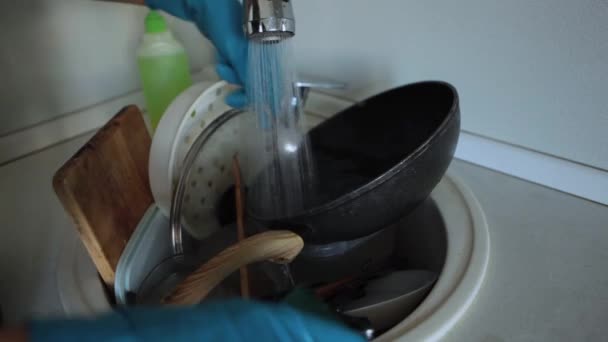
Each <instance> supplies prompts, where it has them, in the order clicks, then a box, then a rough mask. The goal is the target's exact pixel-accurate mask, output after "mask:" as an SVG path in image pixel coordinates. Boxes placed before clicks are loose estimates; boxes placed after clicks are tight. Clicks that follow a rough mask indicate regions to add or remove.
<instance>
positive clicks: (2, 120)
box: [0, 0, 213, 136]
mask: <svg viewBox="0 0 608 342" xmlns="http://www.w3.org/2000/svg"><path fill="white" fill-rule="evenodd" d="M146 13H147V9H145V8H143V7H138V6H131V5H122V4H116V3H106V2H100V1H90V0H2V1H0V22H1V23H2V28H1V29H0V42H1V44H0V78H1V80H0V105H1V108H2V114H1V115H0V136H2V135H4V134H6V133H8V132H11V131H14V130H17V129H20V128H23V127H25V126H29V125H32V124H35V123H39V122H41V121H44V120H48V119H51V118H54V117H57V116H59V115H63V114H67V113H70V112H73V111H76V110H80V109H82V108H83V107H87V106H91V105H93V104H96V103H99V102H102V101H104V100H107V99H110V98H113V97H116V96H119V95H123V94H125V93H127V92H130V91H133V90H136V89H137V88H139V79H138V74H137V69H136V59H135V51H136V48H137V46H138V43H139V39H140V37H141V34H142V32H143V19H144V17H145V15H146ZM170 26H171V27H172V29H173V30H174V31H175V33H176V36H178V38H179V39H180V40H182V42H184V44H185V46H186V48H187V50H188V52H189V56H190V59H191V67H192V69H195V70H196V69H200V68H201V66H202V65H204V64H207V63H209V62H210V61H211V59H212V57H213V53H212V50H211V48H210V46H209V45H208V43H207V42H206V40H205V39H204V38H202V36H201V35H200V34H199V33H198V31H197V30H196V28H195V27H194V25H191V24H187V23H184V22H182V21H179V20H177V19H171V22H170Z"/></svg>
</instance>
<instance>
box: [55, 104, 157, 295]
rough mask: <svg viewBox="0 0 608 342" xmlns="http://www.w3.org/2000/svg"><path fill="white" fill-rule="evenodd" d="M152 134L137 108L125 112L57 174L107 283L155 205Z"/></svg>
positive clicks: (63, 200) (68, 208)
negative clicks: (151, 175)
mask: <svg viewBox="0 0 608 342" xmlns="http://www.w3.org/2000/svg"><path fill="white" fill-rule="evenodd" d="M150 144H151V138H150V133H149V132H148V129H147V127H146V124H145V122H144V120H143V116H142V114H141V112H140V111H139V109H138V108H137V107H136V106H129V107H126V108H124V109H123V110H121V111H120V112H119V113H118V114H116V116H114V117H113V118H112V120H110V121H109V122H108V123H107V124H106V125H105V126H104V127H103V128H101V129H100V130H99V131H98V132H97V133H96V134H95V135H94V136H93V137H92V138H91V140H89V141H88V142H87V143H86V144H85V145H84V146H83V147H82V148H81V149H80V150H79V151H78V152H77V153H76V154H75V155H74V156H73V157H72V158H71V159H70V160H68V161H67V162H66V163H65V164H64V165H63V166H62V167H61V168H60V169H59V170H58V171H57V172H56V173H55V176H54V178H53V187H54V188H55V192H56V193H57V196H58V197H59V200H60V201H61V203H62V204H63V206H64V208H65V210H66V211H67V212H68V214H69V215H70V216H71V217H72V219H73V220H74V222H75V223H76V227H77V229H78V232H79V234H80V237H81V239H82V241H83V242H84V244H85V246H86V248H87V250H88V252H89V254H90V256H91V258H92V259H93V262H94V263H95V266H96V267H97V270H98V271H99V274H100V275H101V277H102V278H103V280H104V282H105V283H106V284H107V285H109V286H113V284H114V277H115V271H116V266H117V264H118V259H119V258H120V255H121V254H122V251H123V250H124V248H125V246H126V244H127V242H128V241H129V238H130V237H131V234H132V233H133V231H134V230H135V228H136V226H137V224H138V222H139V220H140V219H141V217H142V216H143V215H144V213H145V211H146V210H147V209H148V207H149V206H150V205H151V204H152V203H153V197H152V193H151V191H150V185H149V180H148V156H149V153H150Z"/></svg>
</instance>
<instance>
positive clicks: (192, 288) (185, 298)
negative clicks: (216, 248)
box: [162, 230, 304, 305]
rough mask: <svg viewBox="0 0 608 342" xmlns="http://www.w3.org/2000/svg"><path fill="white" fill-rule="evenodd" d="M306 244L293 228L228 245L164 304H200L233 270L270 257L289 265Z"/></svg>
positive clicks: (179, 287) (181, 284) (166, 299)
mask: <svg viewBox="0 0 608 342" xmlns="http://www.w3.org/2000/svg"><path fill="white" fill-rule="evenodd" d="M303 247H304V241H303V240H302V238H301V237H300V236H298V235H297V234H295V233H293V232H290V231H283V230H277V231H269V232H264V233H260V234H257V235H254V236H251V237H249V238H247V239H245V240H242V241H240V242H238V243H237V244H235V245H232V246H230V247H228V248H226V249H225V250H224V251H222V252H221V253H220V254H218V255H217V256H215V257H213V258H212V259H211V260H209V261H208V262H207V263H205V264H204V265H202V266H201V267H199V268H198V269H197V270H196V271H194V273H192V274H191V275H189V276H188V277H187V278H186V279H184V280H183V281H182V282H181V283H180V284H179V285H178V286H177V287H176V288H175V289H174V290H173V291H172V292H171V294H169V295H168V296H166V297H165V298H164V299H163V300H162V303H163V304H168V305H196V304H198V303H200V302H201V301H202V300H203V299H205V297H207V295H208V294H209V292H211V291H212V290H213V289H214V288H215V287H216V286H217V285H218V284H220V283H221V282H222V281H223V280H224V279H225V278H226V277H228V276H229V275H230V274H231V273H232V272H234V271H236V270H238V269H239V268H241V267H243V266H246V265H248V264H251V263H254V262H259V261H265V260H269V261H272V262H275V263H279V264H288V263H290V262H291V261H292V260H293V259H295V257H296V256H298V254H300V251H301V250H302V248H303Z"/></svg>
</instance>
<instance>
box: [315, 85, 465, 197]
mask: <svg viewBox="0 0 608 342" xmlns="http://www.w3.org/2000/svg"><path fill="white" fill-rule="evenodd" d="M454 100H455V94H454V92H453V89H452V88H451V87H450V86H448V85H446V84H443V83H440V82H423V83H417V84H411V85H407V86H403V87H400V88H395V89H393V90H390V91H387V92H385V93H382V94H379V95H377V96H374V97H372V98H370V99H368V100H366V101H365V102H361V103H359V104H357V105H355V106H353V107H351V108H348V109H346V110H345V111H344V112H342V113H339V114H338V115H336V116H334V117H332V118H331V119H329V120H327V121H325V122H323V123H322V124H320V125H319V126H317V127H315V128H314V129H313V130H311V131H310V132H309V137H310V141H311V146H312V152H313V156H314V158H315V167H316V172H317V174H316V176H317V184H316V186H315V188H316V189H315V191H313V194H314V196H311V197H310V198H309V199H307V202H308V203H307V205H306V207H307V208H314V207H318V206H321V205H323V204H326V203H328V202H330V201H333V200H336V199H338V198H339V197H341V196H344V195H347V194H349V193H351V192H352V191H354V190H356V189H358V188H360V187H363V186H365V184H367V183H369V182H370V181H372V180H374V179H376V178H378V177H380V176H381V175H382V174H384V173H385V172H387V171H388V170H390V169H391V168H393V167H394V166H396V165H397V164H398V163H400V162H401V161H403V160H404V159H405V158H407V157H408V156H409V155H410V154H412V153H413V152H414V151H415V150H416V149H418V148H419V147H420V146H422V145H423V144H424V143H425V141H427V140H428V139H429V138H430V137H431V136H432V135H433V133H435V132H436V131H437V130H438V128H439V127H440V126H441V124H442V123H443V122H444V121H445V120H446V118H447V117H448V116H449V115H450V114H451V109H452V107H453V105H454Z"/></svg>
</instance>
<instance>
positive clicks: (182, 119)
mask: <svg viewBox="0 0 608 342" xmlns="http://www.w3.org/2000/svg"><path fill="white" fill-rule="evenodd" d="M233 89H234V86H231V85H229V84H227V83H226V82H223V81H222V82H200V83H197V84H195V85H193V86H192V87H190V88H189V89H187V90H186V91H185V92H183V93H182V94H180V96H178V97H177V98H176V99H175V100H174V101H173V102H172V103H171V105H170V106H169V108H167V110H166V111H165V113H164V115H163V117H162V119H161V121H160V123H159V124H158V127H157V128H156V131H155V133H154V139H153V141H152V146H151V149H150V161H149V168H148V169H149V176H150V187H151V190H152V194H153V195H154V199H155V201H156V204H157V206H158V207H159V208H160V210H161V211H162V212H163V213H164V214H165V215H166V216H169V211H170V207H171V196H172V192H173V191H172V190H173V189H174V187H175V185H176V184H177V180H178V177H179V172H180V170H181V168H182V164H183V160H184V158H185V156H186V153H187V152H188V151H189V150H190V147H191V146H192V144H193V142H194V140H195V138H196V137H197V136H199V135H200V134H201V132H202V131H203V130H204V129H205V128H206V127H207V126H208V125H209V123H211V122H212V121H213V120H215V119H216V118H218V117H219V116H221V115H222V114H223V113H225V112H227V111H228V110H230V107H228V106H227V105H226V104H225V102H224V100H225V97H226V95H227V94H228V93H229V92H230V91H231V90H233Z"/></svg>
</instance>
